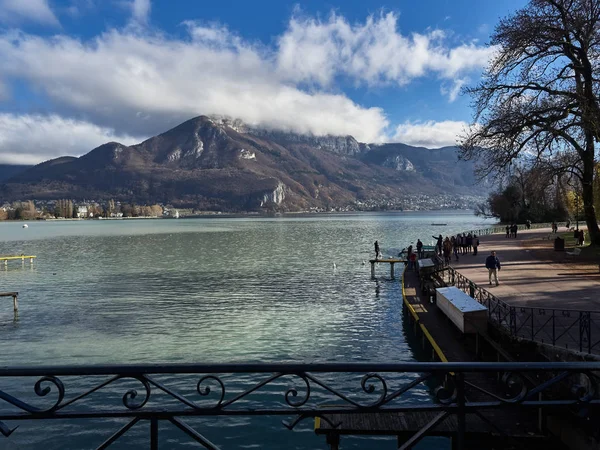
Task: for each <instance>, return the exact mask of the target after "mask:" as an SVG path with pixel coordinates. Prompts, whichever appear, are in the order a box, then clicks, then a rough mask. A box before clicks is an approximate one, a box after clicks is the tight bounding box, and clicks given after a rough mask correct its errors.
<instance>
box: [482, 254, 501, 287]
mask: <svg viewBox="0 0 600 450" xmlns="http://www.w3.org/2000/svg"><path fill="white" fill-rule="evenodd" d="M485 267H486V268H487V270H488V272H489V279H490V286H491V285H492V275H493V276H494V281H495V282H496V286H498V272H499V271H500V260H499V259H498V257H497V256H496V252H495V251H492V253H491V254H490V256H488V257H487V258H486V259H485Z"/></svg>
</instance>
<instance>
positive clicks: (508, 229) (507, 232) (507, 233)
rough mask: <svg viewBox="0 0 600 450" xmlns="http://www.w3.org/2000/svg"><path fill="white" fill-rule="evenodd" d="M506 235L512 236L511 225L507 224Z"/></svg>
mask: <svg viewBox="0 0 600 450" xmlns="http://www.w3.org/2000/svg"><path fill="white" fill-rule="evenodd" d="M505 237H510V227H509V226H508V225H506V236H505Z"/></svg>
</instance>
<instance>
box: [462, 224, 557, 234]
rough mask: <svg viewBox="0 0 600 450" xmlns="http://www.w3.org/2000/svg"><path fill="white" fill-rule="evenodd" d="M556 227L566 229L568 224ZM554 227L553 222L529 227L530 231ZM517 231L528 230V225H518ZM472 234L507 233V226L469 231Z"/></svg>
mask: <svg viewBox="0 0 600 450" xmlns="http://www.w3.org/2000/svg"><path fill="white" fill-rule="evenodd" d="M556 225H558V226H559V227H565V226H566V222H556ZM551 226H552V223H551V222H545V223H532V224H531V225H530V227H529V229H530V230H535V229H538V228H550V227H551ZM517 229H518V230H519V231H522V230H527V225H524V224H521V225H517ZM468 232H470V233H471V234H476V235H477V236H486V235H488V234H498V233H505V232H506V225H498V226H495V227H490V228H482V229H480V230H470V231H468Z"/></svg>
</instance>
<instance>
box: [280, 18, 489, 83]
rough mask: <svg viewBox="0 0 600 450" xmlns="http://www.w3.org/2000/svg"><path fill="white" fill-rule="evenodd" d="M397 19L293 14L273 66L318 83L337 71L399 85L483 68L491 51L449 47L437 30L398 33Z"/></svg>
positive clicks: (297, 78)
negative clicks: (355, 21)
mask: <svg viewBox="0 0 600 450" xmlns="http://www.w3.org/2000/svg"><path fill="white" fill-rule="evenodd" d="M397 22H398V16H397V15H396V14H394V13H387V14H382V15H379V16H369V17H368V18H367V20H366V22H365V23H364V24H350V23H349V22H348V21H347V20H346V19H345V18H344V17H341V16H337V15H335V14H331V16H330V17H329V19H328V20H327V21H321V20H318V19H315V18H312V17H308V18H298V17H293V18H292V19H291V20H290V23H289V26H288V29H287V31H286V32H285V33H284V34H283V35H282V36H281V37H280V38H279V41H278V46H279V48H278V54H277V63H278V70H279V71H280V72H281V73H283V74H284V75H285V76H286V78H289V79H292V80H294V81H296V82H310V83H315V84H318V85H321V86H327V85H330V84H331V83H332V82H333V81H334V80H335V77H336V76H338V75H345V76H348V77H350V78H352V79H354V80H357V81H359V82H365V83H367V84H369V85H373V84H381V83H396V84H398V85H404V84H407V83H409V82H410V81H412V80H413V79H414V78H417V77H422V76H425V75H429V74H433V75H435V76H438V77H439V78H442V79H448V80H454V79H455V78H457V77H459V76H460V75H461V74H464V73H465V72H469V71H472V70H476V69H481V68H483V67H485V66H486V65H487V63H488V61H489V58H490V56H491V55H492V53H493V51H494V49H492V48H487V47H482V46H478V45H476V44H475V43H473V42H470V43H462V44H460V45H457V46H455V47H452V46H451V45H450V44H449V43H448V37H447V35H446V33H444V32H443V31H442V30H432V31H429V32H427V33H425V34H420V33H412V34H410V35H403V34H402V33H400V32H399V31H398V23H397Z"/></svg>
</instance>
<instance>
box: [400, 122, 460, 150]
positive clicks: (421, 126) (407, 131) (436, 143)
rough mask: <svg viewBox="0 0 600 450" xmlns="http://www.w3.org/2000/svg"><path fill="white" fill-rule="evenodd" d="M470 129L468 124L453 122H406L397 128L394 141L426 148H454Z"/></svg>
mask: <svg viewBox="0 0 600 450" xmlns="http://www.w3.org/2000/svg"><path fill="white" fill-rule="evenodd" d="M468 127H469V124H467V123H466V122H460V121H453V120H444V121H441V122H435V121H432V120H430V121H427V122H405V123H403V124H401V125H398V127H397V128H396V132H395V134H394V136H393V140H394V141H395V142H402V143H404V144H410V145H416V146H420V147H426V148H439V147H446V146H452V145H456V144H457V141H458V138H459V136H460V135H461V134H462V133H463V132H464V131H465V130H467V129H468Z"/></svg>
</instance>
